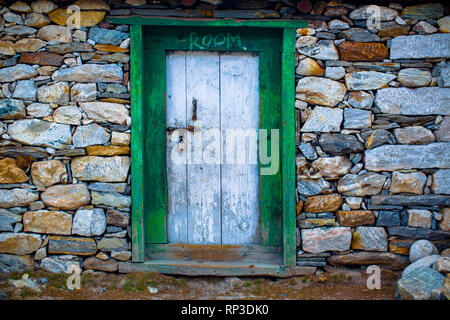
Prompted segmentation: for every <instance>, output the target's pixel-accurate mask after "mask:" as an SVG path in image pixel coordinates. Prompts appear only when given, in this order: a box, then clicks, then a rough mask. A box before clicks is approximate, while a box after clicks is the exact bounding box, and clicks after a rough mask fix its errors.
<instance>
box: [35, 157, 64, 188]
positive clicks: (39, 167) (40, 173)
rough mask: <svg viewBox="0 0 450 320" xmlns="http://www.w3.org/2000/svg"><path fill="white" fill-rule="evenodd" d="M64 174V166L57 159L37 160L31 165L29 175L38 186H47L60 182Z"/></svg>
mask: <svg viewBox="0 0 450 320" xmlns="http://www.w3.org/2000/svg"><path fill="white" fill-rule="evenodd" d="M65 175H66V167H65V165H64V164H63V163H62V162H61V161H59V160H48V161H38V162H34V163H33V165H32V166H31V177H32V178H33V183H34V184H35V185H36V186H38V187H49V186H52V185H54V184H56V183H61V182H63V179H64V178H65Z"/></svg>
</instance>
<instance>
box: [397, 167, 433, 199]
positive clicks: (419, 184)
mask: <svg viewBox="0 0 450 320" xmlns="http://www.w3.org/2000/svg"><path fill="white" fill-rule="evenodd" d="M426 182H427V176H426V175H425V174H424V173H422V172H411V173H401V172H397V171H395V172H394V173H393V174H392V184H391V188H390V189H389V191H390V193H393V194H394V193H403V192H405V193H414V194H422V191H423V187H424V186H425V183H426Z"/></svg>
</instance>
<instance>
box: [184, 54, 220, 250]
mask: <svg viewBox="0 0 450 320" xmlns="http://www.w3.org/2000/svg"><path fill="white" fill-rule="evenodd" d="M186 83H187V85H186V90H187V94H186V99H187V101H186V104H187V108H188V109H187V110H188V112H187V117H188V118H187V119H188V121H187V123H188V126H189V125H191V126H193V127H194V134H193V138H192V139H191V141H189V142H190V147H191V150H193V153H192V154H193V157H192V158H188V163H189V161H191V164H188V243H191V244H220V240H221V239H220V211H221V208H220V174H219V172H220V164H218V163H212V164H207V163H205V161H204V158H203V152H204V151H205V149H206V148H205V147H206V146H208V145H210V144H213V143H216V144H219V147H220V139H218V141H215V139H214V137H210V138H207V139H203V133H204V131H205V130H209V129H215V130H219V128H220V121H219V103H220V101H219V97H220V93H219V90H220V83H219V54H218V53H217V52H187V53H186ZM219 132H220V131H219ZM219 159H220V158H219Z"/></svg>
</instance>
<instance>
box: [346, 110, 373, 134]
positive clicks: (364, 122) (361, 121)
mask: <svg viewBox="0 0 450 320" xmlns="http://www.w3.org/2000/svg"><path fill="white" fill-rule="evenodd" d="M371 126H372V112H370V111H368V110H361V109H353V108H345V109H344V128H346V129H367V128H370V127H371Z"/></svg>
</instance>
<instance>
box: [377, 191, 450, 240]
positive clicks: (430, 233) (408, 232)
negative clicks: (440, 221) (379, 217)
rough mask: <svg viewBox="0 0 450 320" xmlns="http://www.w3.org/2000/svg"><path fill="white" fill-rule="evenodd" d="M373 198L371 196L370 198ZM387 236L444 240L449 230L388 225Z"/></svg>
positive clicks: (449, 234)
mask: <svg viewBox="0 0 450 320" xmlns="http://www.w3.org/2000/svg"><path fill="white" fill-rule="evenodd" d="M372 199H373V198H372ZM387 230H388V234H389V237H392V236H398V237H401V238H406V239H414V240H418V239H426V240H430V241H435V240H436V241H438V240H446V239H448V238H449V237H450V232H445V231H439V230H431V229H428V228H412V227H388V228H387Z"/></svg>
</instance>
